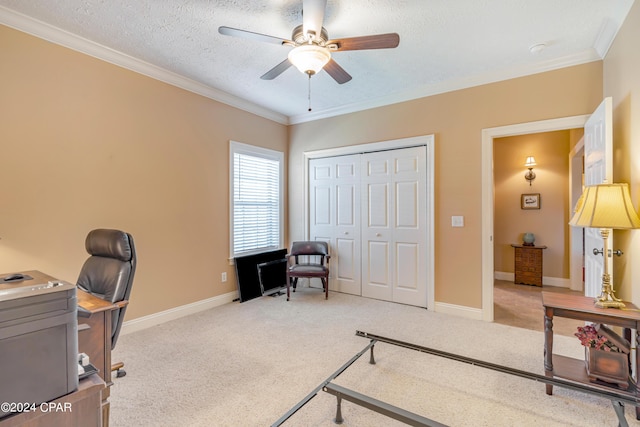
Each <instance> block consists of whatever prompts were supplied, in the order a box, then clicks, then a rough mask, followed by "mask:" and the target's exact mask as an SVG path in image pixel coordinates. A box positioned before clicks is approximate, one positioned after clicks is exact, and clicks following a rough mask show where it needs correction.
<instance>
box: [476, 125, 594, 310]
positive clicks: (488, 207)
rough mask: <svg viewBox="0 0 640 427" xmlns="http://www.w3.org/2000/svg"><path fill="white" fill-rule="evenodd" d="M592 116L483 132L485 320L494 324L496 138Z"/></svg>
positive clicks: (548, 128) (550, 128)
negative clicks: (494, 143) (494, 147)
mask: <svg viewBox="0 0 640 427" xmlns="http://www.w3.org/2000/svg"><path fill="white" fill-rule="evenodd" d="M588 118H589V115H582V116H573V117H565V118H560V119H551V120H543V121H538V122H530V123H521V124H515V125H509V126H501V127H495V128H488V129H483V131H482V319H483V320H485V321H489V322H492V321H493V319H494V312H493V286H494V240H493V235H494V229H493V226H494V225H493V223H494V179H493V168H494V164H493V140H494V138H500V137H508V136H517V135H525V134H530V133H539V132H550V131H556V130H566V129H574V128H581V127H584V125H585V123H586V122H587V120H588Z"/></svg>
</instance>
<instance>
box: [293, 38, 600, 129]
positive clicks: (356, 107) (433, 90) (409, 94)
mask: <svg viewBox="0 0 640 427" xmlns="http://www.w3.org/2000/svg"><path fill="white" fill-rule="evenodd" d="M600 60H602V58H601V57H600V56H599V55H598V53H597V52H596V50H595V49H587V50H585V51H583V52H580V53H578V54H575V55H568V56H564V57H562V58H557V59H553V60H548V61H542V62H538V63H536V64H533V65H520V66H515V67H510V68H506V69H502V70H498V71H495V72H490V73H485V74H479V75H475V76H471V77H468V78H462V79H457V80H448V81H444V82H441V83H435V84H430V85H424V86H422V87H421V88H418V89H412V90H410V91H404V92H399V93H395V94H392V95H389V96H385V97H380V98H376V99H374V100H370V101H366V102H357V103H353V104H348V105H343V106H340V107H336V108H331V109H327V110H322V111H319V112H317V113H307V114H300V115H295V116H290V117H289V123H290V124H299V123H304V122H310V121H314V120H320V119H326V118H330V117H335V116H340V115H343V114H349V113H355V112H358V111H363V110H369V109H372V108H378V107H383V106H386V105H392V104H398V103H401V102H406V101H412V100H415V99H420V98H426V97H428V96H433V95H439V94H442V93H446V92H453V91H456V90H461V89H468V88H471V87H474V86H481V85H485V84H490V83H496V82H500V81H504V80H510V79H515V78H518V77H525V76H529V75H533V74H539V73H544V72H547V71H553V70H558V69H561V68H566V67H571V66H574V65H581V64H586V63H589V62H594V61H600Z"/></svg>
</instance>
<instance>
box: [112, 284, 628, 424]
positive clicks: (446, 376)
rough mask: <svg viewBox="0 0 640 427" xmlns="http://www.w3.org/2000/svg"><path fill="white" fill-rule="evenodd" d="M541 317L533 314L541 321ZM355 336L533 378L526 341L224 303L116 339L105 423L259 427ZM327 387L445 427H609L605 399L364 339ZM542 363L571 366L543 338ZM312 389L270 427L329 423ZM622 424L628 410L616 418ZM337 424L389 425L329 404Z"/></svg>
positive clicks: (382, 305)
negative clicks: (548, 355) (548, 353)
mask: <svg viewBox="0 0 640 427" xmlns="http://www.w3.org/2000/svg"><path fill="white" fill-rule="evenodd" d="M541 315H542V313H541ZM356 330H361V331H364V332H369V333H372V334H377V335H381V336H386V337H389V338H394V339H398V340H403V341H407V342H411V343H414V344H418V345H422V346H426V347H432V348H436V349H439V350H443V351H447V352H451V353H456V354H460V355H464V356H468V357H473V358H477V359H481V360H484V361H488V362H493V363H498V364H502V365H506V366H509V367H513V368H516V369H521V370H526V371H530V372H534V373H538V374H544V366H543V348H544V337H543V333H542V332H539V331H532V330H527V329H520V328H514V327H510V326H506V325H500V324H496V323H487V322H482V321H475V320H469V319H465V318H461V317H457V316H450V315H445V314H441V313H434V312H431V311H428V310H425V309H421V308H417V307H411V306H406V305H401V304H394V303H389V302H383V301H377V300H372V299H368V298H362V297H356V296H351V295H347V294H341V293H335V292H331V293H330V294H329V299H328V300H325V299H324V293H323V292H322V291H321V290H319V289H314V288H307V287H303V288H299V289H298V291H297V292H296V293H293V294H292V297H291V301H289V302H287V301H286V299H285V297H284V296H280V297H261V298H257V299H254V300H251V301H247V302H244V303H242V304H241V303H231V304H227V305H224V306H221V307H217V308H214V309H211V310H208V311H205V312H201V313H198V314H195V315H191V316H188V317H184V318H181V319H178V320H175V321H171V322H167V323H164V324H162V325H159V326H156V327H153V328H149V329H146V330H143V331H139V332H135V333H131V334H128V335H124V336H121V337H120V339H119V342H118V345H117V347H116V349H115V351H114V355H113V360H114V361H115V360H117V361H120V360H122V361H124V362H125V364H126V370H127V376H126V377H124V378H118V379H115V380H114V385H113V387H112V389H111V398H110V401H111V426H113V427H125V426H126V427H130V426H154V427H157V426H269V425H271V424H272V423H274V422H275V421H276V420H278V419H279V418H280V417H281V416H282V415H283V414H285V413H286V412H287V411H288V410H289V409H291V408H292V407H293V406H294V405H295V404H296V403H298V401H300V400H301V399H302V398H303V397H304V396H306V395H307V394H308V393H309V392H310V391H311V390H313V389H314V388H315V387H316V386H318V385H319V384H321V383H322V382H323V381H324V380H325V379H326V378H327V377H328V376H329V375H331V374H332V373H333V372H334V371H336V370H337V369H338V368H339V367H341V366H342V365H343V364H344V363H346V362H347V361H348V360H349V359H350V358H351V357H352V356H354V355H355V354H356V353H357V352H359V351H360V350H361V349H363V348H364V347H365V346H366V345H367V344H368V340H367V339H365V338H361V337H357V336H355V332H356ZM374 352H375V356H376V362H377V364H376V365H370V364H369V363H368V361H369V355H368V353H367V354H365V355H364V356H362V357H361V358H360V359H359V360H358V361H357V362H355V363H354V364H353V365H352V366H351V367H350V368H348V369H347V370H346V371H345V372H344V373H343V374H342V375H340V376H339V377H338V378H337V379H336V380H334V382H335V383H336V384H339V385H342V386H344V387H348V388H350V389H352V390H355V391H357V392H360V393H363V394H366V395H369V396H371V397H374V398H376V399H380V400H382V401H385V402H387V403H390V404H392V405H395V406H399V407H401V408H404V409H406V410H409V411H412V412H415V413H418V414H420V415H422V416H424V417H427V418H430V419H433V420H435V421H438V422H440V423H443V424H446V425H451V426H543V425H544V426H616V425H618V422H617V418H616V416H615V413H614V410H613V407H612V405H611V403H610V402H609V401H608V400H604V399H600V398H596V397H593V396H588V395H585V394H583V393H578V392H574V391H570V390H566V389H562V388H557V387H556V388H554V395H553V396H547V395H546V394H545V386H544V384H542V383H537V382H535V381H532V380H526V379H522V378H518V377H514V376H511V375H508V374H502V373H498V372H495V371H490V370H487V369H484V368H481V367H477V366H471V365H467V364H464V363H461V362H455V361H451V360H446V359H443V358H440V357H437V356H431V355H428V354H424V353H419V352H416V351H413V350H408V349H403V348H399V347H396V346H392V345H388V344H384V343H378V344H376V346H375V350H374ZM554 353H559V354H563V355H565V356H571V357H576V358H583V357H584V349H583V347H581V346H580V344H579V342H578V340H577V338H575V337H568V336H560V335H556V336H555V338H554ZM335 411H336V398H335V397H334V396H332V395H329V394H327V393H325V392H322V391H320V392H319V393H318V395H317V396H316V397H315V398H313V399H312V400H311V401H310V402H309V403H308V404H307V405H306V406H304V407H303V408H302V409H300V410H299V411H298V412H297V413H296V414H294V415H293V416H292V417H291V418H290V419H289V420H288V421H287V422H286V423H285V424H284V426H335V424H334V422H333V418H334V417H335ZM626 414H627V420H628V422H629V425H631V426H640V422H638V421H636V420H635V413H634V408H631V407H627V408H626ZM342 415H343V417H344V424H343V425H344V426H366V427H371V426H396V425H403V424H401V423H399V422H397V421H394V420H391V419H389V418H387V417H385V416H383V415H379V414H376V413H374V412H372V411H369V410H366V409H364V408H361V407H358V406H356V405H354V404H352V403H350V402H346V401H343V405H342Z"/></svg>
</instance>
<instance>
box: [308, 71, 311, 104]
mask: <svg viewBox="0 0 640 427" xmlns="http://www.w3.org/2000/svg"><path fill="white" fill-rule="evenodd" d="M308 98H309V111H311V74H309V96H308Z"/></svg>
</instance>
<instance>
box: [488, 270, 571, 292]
mask: <svg viewBox="0 0 640 427" xmlns="http://www.w3.org/2000/svg"><path fill="white" fill-rule="evenodd" d="M493 278H494V279H496V280H505V281H507V282H513V280H514V278H515V274H514V273H508V272H506V271H494V272H493ZM542 284H543V285H544V286H555V287H558V288H567V289H570V288H571V279H563V278H560V277H549V276H542Z"/></svg>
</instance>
